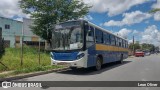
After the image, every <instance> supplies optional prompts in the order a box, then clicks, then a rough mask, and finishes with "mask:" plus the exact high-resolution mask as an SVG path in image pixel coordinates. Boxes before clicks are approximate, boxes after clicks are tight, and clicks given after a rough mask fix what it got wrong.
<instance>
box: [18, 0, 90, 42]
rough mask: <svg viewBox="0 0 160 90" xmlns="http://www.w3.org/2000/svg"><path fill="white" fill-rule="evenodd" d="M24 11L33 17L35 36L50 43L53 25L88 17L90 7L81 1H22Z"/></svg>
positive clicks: (21, 5)
mask: <svg viewBox="0 0 160 90" xmlns="http://www.w3.org/2000/svg"><path fill="white" fill-rule="evenodd" d="M19 3H20V7H21V8H22V10H23V11H24V12H25V13H27V14H30V15H31V18H32V19H34V25H32V26H31V29H32V31H33V33H34V34H36V35H38V36H40V37H41V38H43V39H45V40H47V41H50V39H51V37H52V34H51V31H52V29H53V25H54V24H56V23H58V22H63V21H66V20H72V19H78V18H80V17H83V16H84V15H86V14H87V13H88V11H89V8H90V6H87V5H86V4H84V2H82V1H81V0H20V2H19Z"/></svg>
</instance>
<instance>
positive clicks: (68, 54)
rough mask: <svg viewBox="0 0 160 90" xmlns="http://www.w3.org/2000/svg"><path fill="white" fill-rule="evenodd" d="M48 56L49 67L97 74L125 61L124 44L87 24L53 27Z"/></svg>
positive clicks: (111, 34)
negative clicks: (92, 71) (55, 66)
mask: <svg viewBox="0 0 160 90" xmlns="http://www.w3.org/2000/svg"><path fill="white" fill-rule="evenodd" d="M50 54H51V64H52V65H60V64H68V65H69V66H70V67H71V68H72V69H73V68H88V67H95V69H96V70H100V69H101V67H102V65H103V64H106V63H111V62H117V61H118V62H121V63H122V62H123V59H126V58H127V57H128V41H127V40H126V39H124V38H122V37H120V36H117V35H115V34H113V33H111V32H110V31H108V30H105V29H103V28H101V27H99V26H97V25H95V24H93V23H91V22H89V21H87V20H72V21H66V22H62V23H59V24H56V25H55V26H54V29H53V31H52V39H51V52H50Z"/></svg>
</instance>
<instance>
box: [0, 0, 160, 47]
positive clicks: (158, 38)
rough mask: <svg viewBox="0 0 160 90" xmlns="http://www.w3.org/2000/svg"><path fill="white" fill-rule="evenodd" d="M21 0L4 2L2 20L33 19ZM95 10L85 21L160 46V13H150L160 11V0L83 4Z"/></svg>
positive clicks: (95, 0)
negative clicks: (21, 7) (154, 10)
mask: <svg viewBox="0 0 160 90" xmlns="http://www.w3.org/2000/svg"><path fill="white" fill-rule="evenodd" d="M18 1H19V0H1V2H0V16H2V17H6V18H11V19H14V20H18V21H22V18H23V17H24V18H29V16H30V15H26V14H24V13H22V10H21V9H20V8H19V5H18ZM82 1H83V2H84V3H85V4H88V5H90V6H92V8H91V9H90V11H89V13H88V14H87V15H86V16H85V17H84V19H87V20H88V21H90V22H92V23H94V24H96V25H98V26H100V27H102V28H105V29H107V30H109V31H111V32H113V33H115V34H117V35H119V36H121V37H125V38H127V39H128V40H129V42H132V37H133V36H134V37H135V40H136V41H139V42H140V43H149V44H154V45H156V46H160V12H157V13H154V14H153V13H149V11H150V10H152V9H154V8H160V0H82Z"/></svg>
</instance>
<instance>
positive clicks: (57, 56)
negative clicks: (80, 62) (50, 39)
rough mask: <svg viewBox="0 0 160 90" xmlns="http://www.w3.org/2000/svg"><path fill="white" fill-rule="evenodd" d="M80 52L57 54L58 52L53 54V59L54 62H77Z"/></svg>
mask: <svg viewBox="0 0 160 90" xmlns="http://www.w3.org/2000/svg"><path fill="white" fill-rule="evenodd" d="M78 53H79V52H69V53H68V52H67V53H63V52H60V53H57V52H52V54H53V56H52V58H53V59H54V60H59V61H61V60H62V61H74V60H77V55H78Z"/></svg>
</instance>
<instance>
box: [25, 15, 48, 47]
mask: <svg viewBox="0 0 160 90" xmlns="http://www.w3.org/2000/svg"><path fill="white" fill-rule="evenodd" d="M31 25H33V20H32V19H26V18H23V36H24V40H23V43H25V44H26V45H29V46H38V45H39V42H40V44H41V46H42V47H44V46H45V41H44V40H43V39H41V38H40V37H39V36H37V35H35V34H33V33H32V31H31V29H30V26H31Z"/></svg>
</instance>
